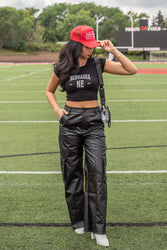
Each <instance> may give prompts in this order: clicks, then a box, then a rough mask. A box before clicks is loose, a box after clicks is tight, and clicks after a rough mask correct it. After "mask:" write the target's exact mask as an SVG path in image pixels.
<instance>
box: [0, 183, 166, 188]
mask: <svg viewBox="0 0 167 250" xmlns="http://www.w3.org/2000/svg"><path fill="white" fill-rule="evenodd" d="M107 185H108V186H148V185H153V186H155V185H167V182H107ZM0 186H12V187H18V186H26V187H27V186H28V187H34V186H35V187H38V186H39V187H40V186H42V187H43V186H50V187H51V186H64V184H63V182H48V183H44V182H38V183H29V182H24V183H11V182H4V183H2V182H1V183H0Z"/></svg>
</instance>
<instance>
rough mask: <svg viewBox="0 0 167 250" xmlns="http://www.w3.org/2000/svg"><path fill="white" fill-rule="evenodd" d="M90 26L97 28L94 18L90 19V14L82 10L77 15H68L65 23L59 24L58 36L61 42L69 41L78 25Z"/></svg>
mask: <svg viewBox="0 0 167 250" xmlns="http://www.w3.org/2000/svg"><path fill="white" fill-rule="evenodd" d="M83 24H84V25H88V26H92V27H95V20H94V18H91V17H90V12H89V11H86V10H84V9H81V10H80V11H78V12H77V13H75V14H72V15H71V14H68V15H67V16H66V17H65V18H64V20H63V21H60V22H58V25H57V28H56V36H57V39H58V40H59V41H67V40H69V38H70V31H71V30H72V29H73V28H74V27H75V26H77V25H83Z"/></svg>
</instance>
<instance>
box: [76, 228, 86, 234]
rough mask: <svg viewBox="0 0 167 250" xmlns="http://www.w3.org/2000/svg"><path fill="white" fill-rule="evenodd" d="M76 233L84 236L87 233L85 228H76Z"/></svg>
mask: <svg viewBox="0 0 167 250" xmlns="http://www.w3.org/2000/svg"><path fill="white" fill-rule="evenodd" d="M75 232H76V233H77V234H84V233H85V231H84V227H80V228H76V229H75Z"/></svg>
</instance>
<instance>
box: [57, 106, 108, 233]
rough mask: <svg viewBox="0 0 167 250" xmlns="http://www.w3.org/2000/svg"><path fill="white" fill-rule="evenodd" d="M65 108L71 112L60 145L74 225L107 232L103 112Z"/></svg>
mask: <svg viewBox="0 0 167 250" xmlns="http://www.w3.org/2000/svg"><path fill="white" fill-rule="evenodd" d="M65 109H66V110H67V111H68V112H69V114H68V115H65V114H64V115H63V117H62V118H61V120H60V126H59V146H60V155H61V168H62V174H63V180H64V184H65V197H66V202H67V206H68V211H69V215H70V219H71V224H72V226H73V228H80V227H84V229H85V232H88V231H91V232H94V233H97V234H105V232H106V207H107V184H106V143H105V134H104V125H103V122H102V121H101V111H100V108H99V107H96V108H88V109H85V108H83V109H80V108H71V107H68V106H65ZM83 156H84V158H85V164H84V169H83Z"/></svg>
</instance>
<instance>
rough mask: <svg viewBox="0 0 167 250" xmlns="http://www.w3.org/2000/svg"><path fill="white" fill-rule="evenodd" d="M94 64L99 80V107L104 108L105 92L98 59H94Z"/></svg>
mask: <svg viewBox="0 0 167 250" xmlns="http://www.w3.org/2000/svg"><path fill="white" fill-rule="evenodd" d="M94 60H95V63H96V69H97V73H98V78H99V93H100V100H101V107H103V108H104V107H105V102H106V100H105V92H104V88H103V86H104V82H103V75H102V70H101V63H100V60H99V58H94Z"/></svg>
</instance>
